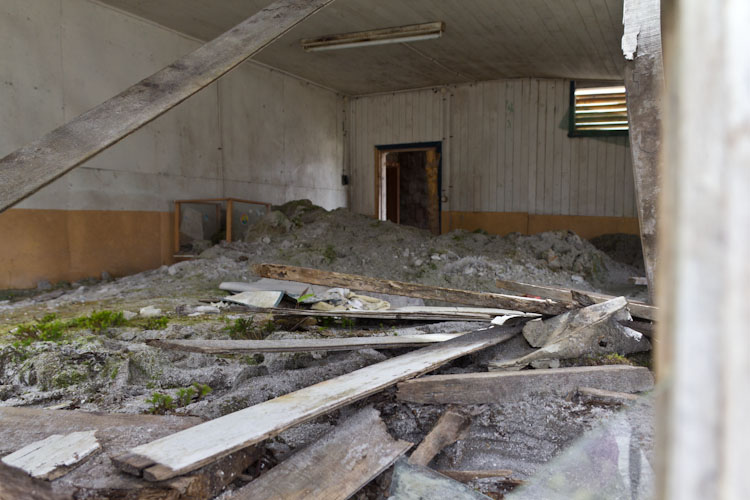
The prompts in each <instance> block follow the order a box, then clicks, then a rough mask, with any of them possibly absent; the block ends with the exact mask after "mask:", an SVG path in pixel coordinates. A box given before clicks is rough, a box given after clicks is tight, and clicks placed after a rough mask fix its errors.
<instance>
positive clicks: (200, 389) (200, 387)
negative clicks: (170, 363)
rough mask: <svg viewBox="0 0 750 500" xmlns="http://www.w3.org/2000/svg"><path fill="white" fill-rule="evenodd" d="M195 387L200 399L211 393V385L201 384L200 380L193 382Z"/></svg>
mask: <svg viewBox="0 0 750 500" xmlns="http://www.w3.org/2000/svg"><path fill="white" fill-rule="evenodd" d="M193 387H194V388H195V390H196V391H197V395H198V400H199V401H200V400H201V399H203V398H205V397H206V396H208V395H209V394H210V393H211V387H210V386H209V385H208V384H199V383H198V382H193Z"/></svg>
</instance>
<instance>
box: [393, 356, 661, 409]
mask: <svg viewBox="0 0 750 500" xmlns="http://www.w3.org/2000/svg"><path fill="white" fill-rule="evenodd" d="M653 386H654V379H653V376H652V375H651V372H650V371H649V370H648V368H644V367H635V366H627V365H609V366H581V367H575V368H551V369H545V370H523V371H513V372H486V373H464V374H457V375H432V376H428V377H422V378H418V379H414V380H408V381H406V382H402V383H400V384H398V393H397V396H398V399H400V400H401V401H408V402H410V403H421V404H466V405H472V404H498V403H505V402H512V401H517V400H519V399H523V398H525V397H527V396H529V395H540V396H544V395H553V396H560V397H565V396H567V395H568V394H570V393H574V392H575V391H577V390H578V388H579V387H591V388H595V389H604V390H608V391H616V392H628V393H633V392H644V391H648V390H651V389H652V388H653Z"/></svg>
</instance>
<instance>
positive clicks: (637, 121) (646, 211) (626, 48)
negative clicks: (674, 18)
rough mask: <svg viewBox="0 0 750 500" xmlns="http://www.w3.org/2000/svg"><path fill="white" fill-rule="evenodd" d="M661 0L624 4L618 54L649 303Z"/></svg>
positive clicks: (658, 141)
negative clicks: (622, 67) (622, 59)
mask: <svg viewBox="0 0 750 500" xmlns="http://www.w3.org/2000/svg"><path fill="white" fill-rule="evenodd" d="M660 20H661V15H660V0H625V4H624V13H623V25H624V27H625V33H624V35H623V39H622V49H623V53H624V54H625V59H627V62H626V63H625V89H626V92H627V103H628V104H627V106H628V120H629V122H630V134H629V135H630V150H631V153H632V156H633V177H634V180H635V198H636V205H637V209H638V221H639V223H640V228H641V245H642V247H643V261H644V264H645V267H646V278H647V280H648V288H649V295H650V296H651V299H652V301H653V293H654V269H655V268H656V266H657V260H658V259H657V257H658V256H657V246H656V205H657V200H658V197H659V186H660V180H659V177H660V175H659V170H660V166H659V161H660V152H661V118H662V110H661V107H662V106H661V96H662V93H663V89H664V65H663V62H662V44H661V22H660Z"/></svg>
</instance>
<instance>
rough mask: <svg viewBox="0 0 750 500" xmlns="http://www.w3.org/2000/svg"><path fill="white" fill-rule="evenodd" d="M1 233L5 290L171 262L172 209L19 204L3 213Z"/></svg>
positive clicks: (0, 258) (0, 263)
mask: <svg viewBox="0 0 750 500" xmlns="http://www.w3.org/2000/svg"><path fill="white" fill-rule="evenodd" d="M0 235H1V236H0V289H3V288H31V287H34V286H36V284H37V282H38V281H39V280H42V279H46V280H49V281H50V282H52V283H55V282H57V281H61V280H67V281H75V280H79V279H82V278H87V277H92V276H95V277H98V276H100V275H101V273H102V271H107V272H108V273H110V274H111V275H112V276H123V275H127V274H132V273H136V272H139V271H144V270H146V269H154V268H157V267H159V266H161V265H162V264H169V263H171V262H172V243H171V239H172V216H171V214H170V213H169V212H136V211H97V210H27V209H14V210H8V211H6V212H3V213H0Z"/></svg>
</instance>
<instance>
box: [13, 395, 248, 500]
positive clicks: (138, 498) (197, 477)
mask: <svg viewBox="0 0 750 500" xmlns="http://www.w3.org/2000/svg"><path fill="white" fill-rule="evenodd" d="M199 423H201V419H199V418H195V417H176V416H159V415H130V414H102V413H86V412H81V411H65V410H47V409H38V408H13V407H6V408H2V407H0V456H3V455H7V454H8V453H11V452H14V451H16V450H19V449H21V448H23V447H25V446H27V445H29V444H30V443H34V442H38V441H40V440H43V439H45V438H46V437H48V436H51V435H53V434H65V433H71V432H80V431H88V430H96V431H97V437H98V440H99V442H100V444H101V446H102V453H98V454H95V455H92V456H91V457H90V458H89V459H88V460H86V461H85V462H83V463H80V464H79V465H77V466H76V467H75V468H74V469H73V470H71V471H70V472H68V473H67V474H66V475H64V476H62V477H60V478H58V479H55V480H53V481H45V480H41V479H35V478H32V477H30V476H29V475H27V474H26V473H24V472H22V471H20V470H19V469H16V468H12V467H8V466H6V465H5V464H3V463H0V499H3V500H4V499H6V498H8V499H16V498H18V499H21V498H34V499H36V498H39V499H44V500H46V499H47V498H55V499H57V500H61V499H72V498H74V497H75V498H84V497H85V498H120V499H128V500H203V499H205V498H213V497H214V496H216V495H217V494H219V493H221V491H222V490H224V489H225V488H226V485H227V484H229V483H231V482H232V481H234V479H235V478H236V477H237V476H238V475H239V474H241V473H242V472H243V471H244V470H245V469H247V468H248V467H249V466H250V465H251V464H252V463H254V462H255V461H256V460H257V459H258V457H259V455H260V449H259V448H256V447H251V448H248V449H245V450H242V451H238V452H236V453H232V454H231V455H228V456H226V457H224V458H222V459H221V460H219V461H217V462H215V463H213V464H211V465H209V466H207V467H204V468H202V469H199V470H196V471H195V472H193V473H191V474H190V475H187V476H184V477H180V478H175V479H172V480H169V481H164V482H162V483H158V484H155V483H151V482H147V481H144V480H143V479H141V478H137V477H134V476H131V475H129V474H122V473H121V472H120V471H118V470H117V469H116V468H115V467H114V466H113V464H112V462H111V460H110V459H109V456H115V455H119V454H122V453H123V452H124V451H125V450H127V449H128V448H131V447H133V446H136V445H139V444H142V443H145V442H148V441H149V440H152V439H156V438H159V437H162V436H166V435H169V434H172V433H174V432H177V431H180V430H183V429H186V428H188V427H191V426H193V425H196V424H199ZM47 493H49V494H47Z"/></svg>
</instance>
